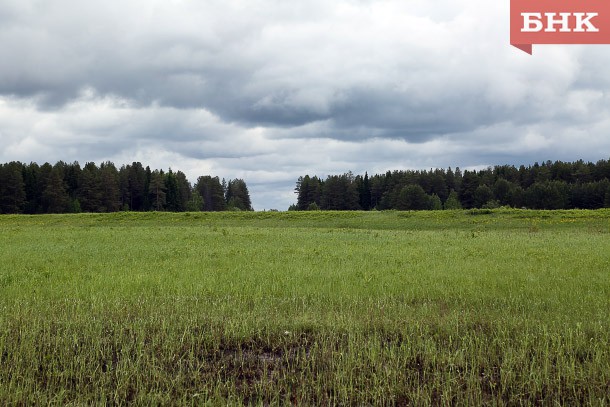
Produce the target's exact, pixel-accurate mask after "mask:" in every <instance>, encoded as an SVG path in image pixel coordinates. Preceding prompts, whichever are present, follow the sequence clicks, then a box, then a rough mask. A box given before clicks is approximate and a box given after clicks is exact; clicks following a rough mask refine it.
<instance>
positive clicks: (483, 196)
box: [474, 184, 494, 208]
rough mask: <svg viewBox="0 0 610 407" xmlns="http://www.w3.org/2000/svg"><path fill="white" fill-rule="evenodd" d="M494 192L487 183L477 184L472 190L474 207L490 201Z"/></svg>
mask: <svg viewBox="0 0 610 407" xmlns="http://www.w3.org/2000/svg"><path fill="white" fill-rule="evenodd" d="M493 198H494V193H493V192H492V191H491V188H489V187H488V186H487V185H485V184H483V185H479V186H478V187H477V189H476V190H475V191H474V207H475V208H482V207H483V206H484V205H485V204H487V202H489V201H492V200H493Z"/></svg>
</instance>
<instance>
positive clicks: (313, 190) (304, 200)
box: [295, 175, 322, 211]
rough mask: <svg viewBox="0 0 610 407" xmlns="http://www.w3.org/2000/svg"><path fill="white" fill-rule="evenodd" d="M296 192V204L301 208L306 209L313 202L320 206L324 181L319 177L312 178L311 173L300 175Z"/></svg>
mask: <svg viewBox="0 0 610 407" xmlns="http://www.w3.org/2000/svg"><path fill="white" fill-rule="evenodd" d="M295 192H296V193H297V194H298V198H297V204H296V206H297V208H298V209H299V210H303V211H304V210H306V209H307V208H308V207H309V205H311V204H312V203H315V204H316V205H318V206H320V202H321V197H322V181H321V180H320V179H319V178H318V177H313V178H310V177H309V175H306V176H305V177H299V179H298V180H297V186H296V188H295Z"/></svg>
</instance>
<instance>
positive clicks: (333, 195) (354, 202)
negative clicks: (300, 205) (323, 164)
mask: <svg viewBox="0 0 610 407" xmlns="http://www.w3.org/2000/svg"><path fill="white" fill-rule="evenodd" d="M321 201H322V202H321V205H320V206H321V208H323V209H328V210H348V211H349V210H357V209H360V205H359V204H358V201H359V194H358V187H357V185H356V182H355V178H354V176H353V174H352V173H351V172H349V173H347V174H343V175H329V176H328V177H327V178H326V180H325V181H324V184H323V186H322V198H321Z"/></svg>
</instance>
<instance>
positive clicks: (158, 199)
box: [149, 170, 166, 211]
mask: <svg viewBox="0 0 610 407" xmlns="http://www.w3.org/2000/svg"><path fill="white" fill-rule="evenodd" d="M149 191H150V202H151V204H152V208H153V209H154V210H155V211H162V210H163V209H165V203H166V193H165V182H164V180H163V173H162V172H160V171H159V170H155V171H153V172H152V174H151V177H150V186H149Z"/></svg>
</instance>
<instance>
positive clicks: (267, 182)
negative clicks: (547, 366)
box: [0, 0, 610, 209]
mask: <svg viewBox="0 0 610 407" xmlns="http://www.w3.org/2000/svg"><path fill="white" fill-rule="evenodd" d="M508 18H509V17H508V2H507V3H506V4H498V3H497V2H489V1H484V0H467V1H459V2H458V1H456V0H439V1H438V2H430V1H423V0H413V1H408V2H405V1H399V0H387V1H383V0H382V1H374V0H370V1H369V0H341V1H334V2H328V1H321V0H313V1H312V0H308V1H305V0H294V1H290V2H286V1H279V0H255V1H252V0H250V1H245V0H242V1H239V0H229V1H228V0H223V1H220V0H205V1H200V2H194V1H189V0H174V1H151V0H148V1H128V2H119V1H104V2H100V1H89V2H79V1H76V0H56V1H53V2H40V1H35V0H21V1H14V0H7V1H3V2H2V3H1V4H0V47H2V54H3V58H2V61H1V62H0V138H1V140H2V144H1V146H0V161H2V162H6V161H11V160H20V161H25V162H29V161H38V162H44V161H50V162H53V161H56V160H59V159H62V160H64V161H73V160H79V161H81V162H85V161H96V162H99V161H102V160H112V161H114V162H115V163H117V164H122V163H129V162H132V161H135V160H140V161H142V162H144V163H145V164H150V165H151V166H154V167H159V168H167V167H170V166H171V167H172V168H174V169H179V170H182V171H184V172H185V173H186V174H187V175H188V176H189V177H190V178H191V181H194V180H195V179H194V178H196V177H197V176H198V175H204V174H213V175H219V176H221V177H222V176H224V177H227V178H235V177H240V178H244V179H245V180H246V182H247V183H248V185H249V187H250V190H251V191H250V192H251V195H252V200H253V204H254V206H255V208H256V209H263V208H270V207H279V208H281V209H284V208H286V207H287V206H288V205H289V204H290V203H291V202H292V201H294V196H293V193H292V189H293V187H294V181H295V180H296V178H297V177H298V176H299V175H303V174H305V173H309V174H318V175H320V176H324V175H326V174H329V173H342V172H346V171H348V170H352V171H354V172H355V173H359V172H364V171H369V172H381V171H385V170H387V169H401V168H430V167H436V166H441V167H447V166H453V167H455V166H460V167H474V166H482V165H493V164H505V163H509V164H519V163H533V162H534V161H541V160H547V159H551V160H555V159H562V160H576V159H580V158H583V159H585V160H597V159H601V158H605V159H607V158H608V157H610V141H609V140H610V138H609V137H608V134H609V130H610V103H609V102H610V100H609V96H608V90H609V89H610V76H608V75H607V74H606V71H607V69H606V67H607V66H608V62H610V48H609V47H608V46H540V47H537V48H536V50H535V55H534V56H533V57H532V56H529V55H526V54H524V53H522V52H520V51H518V50H516V49H515V48H512V47H510V46H509V45H508Z"/></svg>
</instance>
